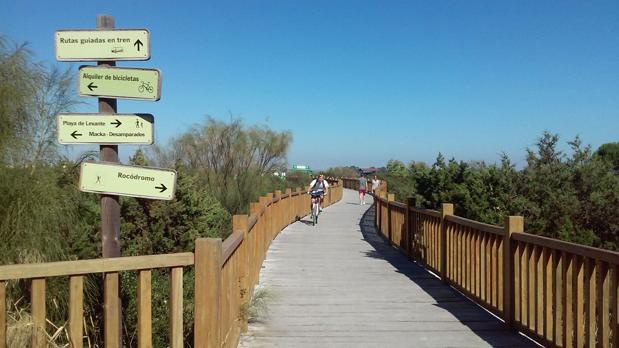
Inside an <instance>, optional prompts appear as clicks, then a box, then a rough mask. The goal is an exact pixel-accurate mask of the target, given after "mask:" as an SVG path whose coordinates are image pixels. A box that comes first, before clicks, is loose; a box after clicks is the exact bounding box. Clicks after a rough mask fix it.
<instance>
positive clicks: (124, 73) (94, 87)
mask: <svg viewBox="0 0 619 348" xmlns="http://www.w3.org/2000/svg"><path fill="white" fill-rule="evenodd" d="M78 90H79V94H80V95H84V96H95V97H108V98H123V99H143V100H151V101H157V100H159V98H161V72H160V71H159V70H157V69H139V68H116V67H98V66H82V67H80V70H79V86H78Z"/></svg>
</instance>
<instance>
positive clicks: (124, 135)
mask: <svg viewBox="0 0 619 348" xmlns="http://www.w3.org/2000/svg"><path fill="white" fill-rule="evenodd" d="M57 119H58V122H57V125H58V142H59V143H61V144H104V145H114V144H145V145H151V144H152V143H153V134H154V123H155V120H154V118H153V115H150V114H58V117H57Z"/></svg>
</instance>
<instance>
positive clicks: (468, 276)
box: [343, 178, 619, 347]
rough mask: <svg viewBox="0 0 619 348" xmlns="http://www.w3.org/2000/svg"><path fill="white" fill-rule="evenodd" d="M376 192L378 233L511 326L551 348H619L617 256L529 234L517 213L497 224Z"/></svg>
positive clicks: (347, 183)
mask: <svg viewBox="0 0 619 348" xmlns="http://www.w3.org/2000/svg"><path fill="white" fill-rule="evenodd" d="M343 185H344V187H346V188H351V189H357V187H358V179H346V178H345V179H343ZM374 197H375V200H374V208H375V226H376V227H377V230H378V231H379V233H380V234H381V235H383V236H384V237H385V238H386V239H388V240H389V241H390V242H391V243H392V244H393V245H395V246H397V247H399V248H400V250H402V252H404V253H406V254H407V255H408V256H409V257H410V258H411V259H414V260H416V261H417V262H419V263H421V264H422V265H424V266H425V267H427V268H428V269H430V270H432V271H434V272H435V273H436V274H438V275H439V276H440V277H441V278H442V280H443V281H444V282H446V283H448V284H450V285H452V286H454V287H455V288H457V289H458V290H460V291H461V292H463V293H464V294H466V295H467V296H468V297H469V298H470V299H472V300H473V301H475V302H477V303H478V304H479V305H481V306H483V307H484V308H486V309H488V310H489V311H491V312H493V313H494V314H496V315H497V316H499V317H500V318H502V319H504V320H505V322H506V324H508V325H510V326H512V327H514V328H515V329H518V330H521V331H522V332H524V333H525V334H527V335H528V336H530V337H532V338H534V339H535V340H536V341H538V342H539V343H541V344H542V345H544V346H547V347H619V253H617V252H614V251H609V250H602V249H598V248H592V247H588V246H583V245H578V244H574V243H569V242H564V241H560V240H556V239H552V238H546V237H542V236H537V235H532V234H528V233H524V219H523V218H522V217H519V216H511V217H506V223H505V226H495V225H490V224H485V223H481V222H478V221H474V220H470V219H466V218H463V217H459V216H455V215H453V206H452V205H450V204H443V205H442V207H441V211H433V210H427V209H420V208H416V207H413V206H412V204H411V203H412V202H411V201H410V200H409V202H408V203H407V204H404V203H400V202H395V201H394V198H393V195H391V194H388V193H387V192H386V191H379V192H376V193H375V194H374ZM403 206H405V208H404V209H402V207H403Z"/></svg>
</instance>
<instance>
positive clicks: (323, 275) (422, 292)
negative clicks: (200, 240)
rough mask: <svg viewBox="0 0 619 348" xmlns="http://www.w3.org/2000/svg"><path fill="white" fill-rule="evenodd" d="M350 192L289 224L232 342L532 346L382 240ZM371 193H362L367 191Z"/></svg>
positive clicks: (369, 215)
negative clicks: (265, 293)
mask: <svg viewBox="0 0 619 348" xmlns="http://www.w3.org/2000/svg"><path fill="white" fill-rule="evenodd" d="M357 199H358V198H357V195H356V192H354V191H350V190H345V191H344V197H343V199H342V201H341V202H340V203H337V204H335V205H333V206H331V207H329V208H327V209H325V211H324V212H323V214H321V216H320V220H319V224H318V226H311V225H309V224H308V223H307V221H306V220H308V218H305V219H304V220H303V221H301V222H297V223H295V224H293V225H290V226H288V227H287V228H286V229H285V230H284V231H282V232H281V234H280V235H279V236H278V237H277V239H276V240H275V241H274V242H273V244H272V245H271V248H270V250H269V252H268V255H267V258H266V261H265V263H264V266H263V269H262V272H261V274H260V286H262V287H265V288H267V289H269V291H270V292H272V293H273V294H274V295H275V298H274V299H273V300H271V301H270V304H269V310H270V315H269V316H268V317H267V318H265V319H264V320H262V321H261V322H257V323H251V324H250V325H249V329H248V332H247V333H246V334H244V336H243V337H242V338H241V343H240V346H241V347H533V346H534V345H533V344H532V343H530V341H528V340H527V339H526V338H524V337H523V336H520V335H518V334H516V333H514V332H512V331H509V330H508V329H506V327H505V326H504V325H503V323H502V322H501V321H499V320H498V319H496V318H495V317H493V316H492V315H490V314H488V313H487V312H486V311H484V310H483V309H481V308H479V307H478V306H477V305H475V304H473V303H472V302H470V301H469V300H467V299H466V298H465V297H463V296H462V295H460V294H459V293H458V292H457V291H455V290H453V289H452V288H450V287H449V286H445V285H444V284H443V283H442V282H441V281H440V280H438V279H437V278H436V277H434V276H433V275H432V274H430V273H428V272H427V271H425V270H424V269H423V268H421V267H419V266H418V265H416V264H415V263H413V262H410V261H409V260H407V259H406V258H405V257H404V256H403V255H402V254H400V253H399V252H398V251H397V250H395V249H394V248H392V247H391V246H390V245H388V244H386V243H385V242H384V240H383V239H382V238H381V237H379V236H378V235H377V234H376V231H375V230H374V227H373V220H374V215H373V214H374V212H373V210H372V209H369V210H368V208H369V207H370V205H369V204H368V205H359V204H358V202H357ZM368 201H371V198H369V199H368Z"/></svg>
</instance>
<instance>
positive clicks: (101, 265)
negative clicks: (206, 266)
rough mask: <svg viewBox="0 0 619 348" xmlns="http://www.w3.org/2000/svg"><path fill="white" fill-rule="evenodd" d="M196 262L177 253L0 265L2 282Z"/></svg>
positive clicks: (180, 265)
mask: <svg viewBox="0 0 619 348" xmlns="http://www.w3.org/2000/svg"><path fill="white" fill-rule="evenodd" d="M193 262H194V261H193V253H177V254H161V255H148V256H125V257H115V258H108V259H94V260H77V261H60V262H47V263H31V264H20V265H6V266H0V281H2V280H11V279H28V278H46V277H58V276H71V275H81V274H88V273H107V272H120V271H136V270H141V269H152V268H169V267H182V266H191V265H193Z"/></svg>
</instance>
